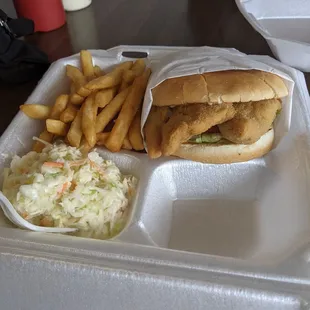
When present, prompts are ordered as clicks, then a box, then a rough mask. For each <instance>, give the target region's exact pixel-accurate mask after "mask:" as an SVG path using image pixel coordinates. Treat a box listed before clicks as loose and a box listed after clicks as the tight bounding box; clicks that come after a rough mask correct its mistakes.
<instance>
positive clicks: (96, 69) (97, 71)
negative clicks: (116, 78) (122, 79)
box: [94, 66, 104, 77]
mask: <svg viewBox="0 0 310 310" xmlns="http://www.w3.org/2000/svg"><path fill="white" fill-rule="evenodd" d="M94 73H95V77H99V76H102V75H104V72H103V70H102V69H101V68H100V67H99V66H94Z"/></svg>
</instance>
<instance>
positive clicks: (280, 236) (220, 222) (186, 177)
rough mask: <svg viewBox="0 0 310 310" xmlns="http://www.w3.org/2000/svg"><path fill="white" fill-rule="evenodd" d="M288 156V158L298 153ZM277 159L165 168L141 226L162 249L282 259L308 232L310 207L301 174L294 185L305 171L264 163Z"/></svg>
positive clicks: (154, 178)
mask: <svg viewBox="0 0 310 310" xmlns="http://www.w3.org/2000/svg"><path fill="white" fill-rule="evenodd" d="M287 154H288V155H287V159H288V160H289V159H290V157H291V156H293V154H292V153H291V154H290V153H289V152H288V153H287ZM277 158H278V157H273V155H272V154H271V155H270V156H267V160H265V159H257V160H254V161H250V162H247V163H238V164H231V165H207V164H200V163H194V162H190V161H184V160H175V161H171V162H167V163H164V164H162V165H159V166H158V167H157V168H156V169H155V170H154V171H153V173H152V175H151V177H150V180H149V185H148V187H147V189H146V195H145V201H144V207H143V208H142V213H141V217H140V222H141V226H142V227H144V230H145V232H146V233H147V234H148V236H149V237H150V238H151V239H152V240H153V242H154V244H156V245H157V246H159V247H164V248H170V249H175V250H182V251H190V252H197V253H204V254H211V255H219V256H226V257H236V258H241V259H247V260H250V259H251V260H255V259H256V260H262V259H263V260H264V259H266V260H273V259H276V258H281V257H282V255H283V254H284V253H288V252H289V249H290V248H292V247H294V246H296V245H297V244H298V242H300V239H299V238H300V237H301V234H302V232H303V231H305V229H306V227H309V224H310V223H309V219H310V209H309V207H308V205H307V201H306V200H305V199H304V197H305V196H307V195H306V191H307V187H306V186H305V184H303V182H304V181H303V180H302V179H301V178H302V176H300V177H299V180H300V182H296V180H297V179H296V178H298V176H297V175H298V174H299V173H300V172H298V170H296V169H295V168H294V169H288V167H286V169H284V170H283V169H282V168H281V167H278V168H279V169H280V170H279V171H280V172H281V171H285V173H284V174H283V173H279V171H277V168H276V169H275V170H273V169H271V168H269V167H268V165H267V163H266V161H267V162H270V161H271V160H272V159H277ZM291 159H292V157H291ZM281 163H283V164H284V165H285V160H281ZM273 166H274V167H275V165H273Z"/></svg>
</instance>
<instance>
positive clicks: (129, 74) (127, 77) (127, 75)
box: [123, 70, 137, 84]
mask: <svg viewBox="0 0 310 310" xmlns="http://www.w3.org/2000/svg"><path fill="white" fill-rule="evenodd" d="M136 77H137V75H135V73H134V72H133V71H132V70H126V71H125V72H124V74H123V81H125V82H126V83H127V84H131V83H132V82H133V80H134V79H135V78H136Z"/></svg>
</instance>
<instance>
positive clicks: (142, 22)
mask: <svg viewBox="0 0 310 310" xmlns="http://www.w3.org/2000/svg"><path fill="white" fill-rule="evenodd" d="M26 40H27V41H28V42H30V43H32V44H34V45H36V46H38V47H39V48H41V49H42V50H43V51H45V52H46V53H47V54H48V56H49V59H50V61H55V60H57V59H59V58H62V57H65V56H68V55H70V54H72V53H76V52H78V51H80V50H81V49H91V48H93V49H107V48H110V47H113V46H116V45H120V44H139V45H175V46H200V45H209V46H217V47H234V48H237V49H238V50H240V51H242V52H245V53H249V54H266V55H272V53H271V51H270V49H269V47H268V45H267V43H266V41H265V40H264V39H263V38H262V37H261V36H260V35H259V34H258V33H257V32H255V31H254V30H253V28H252V27H251V26H250V25H249V24H248V23H247V21H246V20H245V19H244V18H243V16H242V15H241V13H240V12H239V10H238V8H237V6H236V4H235V1H234V0H147V1H146V0H93V3H92V5H91V6H90V7H88V8H86V9H84V10H81V11H77V12H70V13H67V24H66V25H64V26H63V27H61V28H60V29H57V30H55V31H52V32H49V33H36V34H34V35H31V36H29V37H27V38H26ZM306 77H307V78H309V79H308V80H309V81H310V75H307V76H306ZM36 83H37V81H32V82H29V83H26V84H23V85H11V86H8V85H0V100H1V107H2V110H1V113H0V131H1V133H2V132H3V131H4V130H5V128H6V127H7V125H8V124H9V123H10V121H11V119H12V118H13V116H14V115H15V114H16V112H17V110H18V106H19V105H20V104H22V103H23V102H24V101H25V100H26V99H27V97H28V96H29V95H30V93H31V92H32V90H33V89H34V87H35V85H36ZM308 85H309V84H308Z"/></svg>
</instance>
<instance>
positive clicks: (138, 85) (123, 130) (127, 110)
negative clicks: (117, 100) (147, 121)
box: [106, 69, 151, 152]
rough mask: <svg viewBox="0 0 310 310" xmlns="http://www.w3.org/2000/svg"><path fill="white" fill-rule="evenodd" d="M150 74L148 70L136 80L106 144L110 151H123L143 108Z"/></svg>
mask: <svg viewBox="0 0 310 310" xmlns="http://www.w3.org/2000/svg"><path fill="white" fill-rule="evenodd" d="M150 74H151V70H150V69H147V70H146V71H145V72H144V73H143V74H142V75H140V76H139V77H137V78H136V79H135V80H134V82H133V84H132V87H131V90H130V92H129V94H128V96H127V98H126V100H125V102H124V104H123V106H122V109H121V111H120V113H119V115H118V118H117V119H116V122H115V124H114V126H113V128H112V131H111V134H110V136H109V138H108V140H107V142H106V147H107V148H108V149H109V150H110V151H112V152H118V151H119V150H120V149H121V146H122V144H123V141H124V139H125V137H126V135H127V132H128V130H129V127H130V125H131V123H132V121H133V119H134V117H135V115H136V113H137V111H138V110H139V108H140V106H141V103H142V100H143V97H144V93H145V89H146V85H147V81H148V79H149V77H150Z"/></svg>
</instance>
